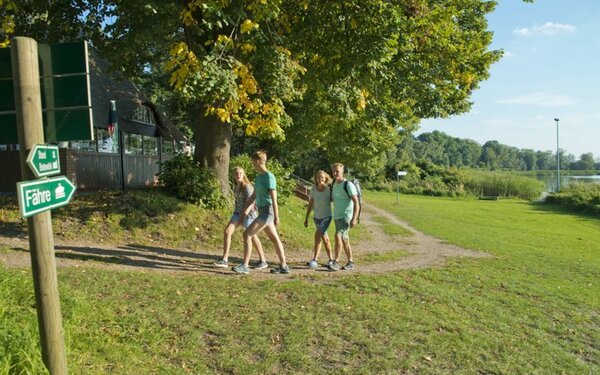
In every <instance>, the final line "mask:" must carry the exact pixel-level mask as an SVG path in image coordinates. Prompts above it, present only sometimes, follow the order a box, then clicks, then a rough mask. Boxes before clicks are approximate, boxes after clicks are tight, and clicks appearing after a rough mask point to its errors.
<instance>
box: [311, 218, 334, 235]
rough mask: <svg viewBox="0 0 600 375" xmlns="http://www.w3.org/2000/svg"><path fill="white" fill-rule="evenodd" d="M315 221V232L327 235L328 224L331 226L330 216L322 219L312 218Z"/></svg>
mask: <svg viewBox="0 0 600 375" xmlns="http://www.w3.org/2000/svg"><path fill="white" fill-rule="evenodd" d="M313 220H314V221H315V226H316V227H317V230H318V231H319V232H320V233H321V234H322V235H326V234H327V229H329V224H331V216H327V217H324V218H322V219H317V218H313Z"/></svg>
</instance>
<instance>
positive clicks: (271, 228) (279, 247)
mask: <svg viewBox="0 0 600 375" xmlns="http://www.w3.org/2000/svg"><path fill="white" fill-rule="evenodd" d="M264 229H265V233H266V234H267V236H268V237H269V239H270V240H271V242H273V246H275V252H276V254H277V257H278V258H279V262H280V263H281V267H287V263H286V261H285V251H284V250H283V244H282V243H281V240H280V239H279V234H278V233H277V228H275V225H274V224H268V225H266V226H265V227H264Z"/></svg>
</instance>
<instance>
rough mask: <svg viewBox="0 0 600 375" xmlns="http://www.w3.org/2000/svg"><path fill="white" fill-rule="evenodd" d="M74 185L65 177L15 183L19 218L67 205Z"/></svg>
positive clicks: (73, 190)
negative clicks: (19, 212)
mask: <svg viewBox="0 0 600 375" xmlns="http://www.w3.org/2000/svg"><path fill="white" fill-rule="evenodd" d="M74 193H75V185H73V183H72V182H71V181H69V179H68V178H66V177H65V176H60V177H53V178H48V179H42V180H33V181H22V182H19V183H17V198H18V200H19V210H20V211H21V216H23V217H29V216H33V215H35V214H39V213H40V212H43V211H47V210H52V209H54V208H57V207H61V206H64V205H66V204H67V203H69V201H70V200H71V198H72V197H73V194H74Z"/></svg>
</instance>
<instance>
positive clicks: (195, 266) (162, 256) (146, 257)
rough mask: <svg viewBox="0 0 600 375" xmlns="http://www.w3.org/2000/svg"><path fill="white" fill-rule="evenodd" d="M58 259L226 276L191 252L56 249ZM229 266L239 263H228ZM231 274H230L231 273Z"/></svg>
mask: <svg viewBox="0 0 600 375" xmlns="http://www.w3.org/2000/svg"><path fill="white" fill-rule="evenodd" d="M54 249H55V254H56V258H57V259H67V260H75V261H83V262H87V261H92V262H98V263H104V264H110V265H121V266H128V267H134V268H140V269H151V270H159V271H188V272H195V271H202V272H211V273H217V274H224V273H227V274H229V273H228V272H224V271H227V270H228V269H226V268H215V267H214V266H213V265H212V262H213V261H215V260H217V259H220V257H219V256H216V255H211V254H202V253H196V252H192V251H184V250H173V249H164V248H160V247H151V246H143V245H137V244H129V245H125V246H119V247H117V248H114V249H102V248H97V247H90V246H58V245H56V246H55V247H54ZM12 250H14V251H21V252H27V253H28V252H29V251H28V250H27V249H23V248H12ZM231 261H232V264H235V262H241V259H235V258H234V259H231ZM231 274H232V275H233V274H234V273H233V272H232V273H231Z"/></svg>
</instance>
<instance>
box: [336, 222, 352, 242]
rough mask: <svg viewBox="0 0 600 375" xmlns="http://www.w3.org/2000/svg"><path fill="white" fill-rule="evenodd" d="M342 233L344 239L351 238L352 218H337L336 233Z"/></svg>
mask: <svg viewBox="0 0 600 375" xmlns="http://www.w3.org/2000/svg"><path fill="white" fill-rule="evenodd" d="M338 234H339V235H340V236H341V237H342V239H343V240H348V239H349V238H350V220H348V219H346V218H344V219H335V235H336V236H337V235H338Z"/></svg>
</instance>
